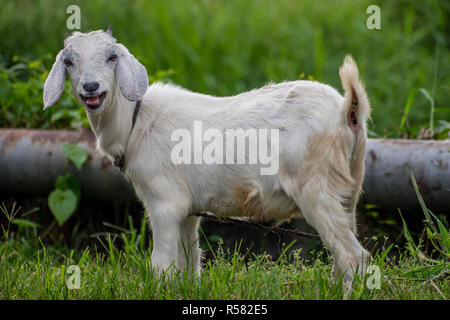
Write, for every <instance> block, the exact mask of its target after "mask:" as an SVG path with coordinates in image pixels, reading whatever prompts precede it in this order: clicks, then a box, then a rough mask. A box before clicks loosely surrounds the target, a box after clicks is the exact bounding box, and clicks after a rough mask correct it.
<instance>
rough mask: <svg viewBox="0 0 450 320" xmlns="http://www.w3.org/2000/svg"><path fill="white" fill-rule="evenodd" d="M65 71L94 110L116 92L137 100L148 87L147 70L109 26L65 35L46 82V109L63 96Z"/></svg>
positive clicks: (88, 107) (106, 103)
mask: <svg viewBox="0 0 450 320" xmlns="http://www.w3.org/2000/svg"><path fill="white" fill-rule="evenodd" d="M66 73H68V74H69V77H70V81H71V84H72V89H73V93H74V95H75V97H76V99H77V100H78V101H79V102H80V104H82V105H83V106H84V107H85V109H86V110H87V111H88V112H89V113H92V114H99V113H101V112H102V111H104V110H105V109H107V108H108V106H109V105H110V104H111V101H112V100H113V99H114V98H113V97H114V95H115V94H120V93H121V94H122V95H123V96H124V97H125V98H126V99H128V100H130V101H136V100H140V99H142V97H143V96H144V94H145V92H146V90H147V88H148V77H147V70H146V69H145V67H144V66H143V65H142V64H140V63H139V62H138V61H137V60H136V59H135V58H134V57H133V55H131V54H130V53H129V52H128V50H127V49H126V48H125V47H124V46H123V45H122V44H119V43H117V42H116V39H114V38H113V37H112V35H111V31H110V30H108V31H102V30H99V31H93V32H90V33H87V34H83V33H80V32H75V33H74V34H73V35H71V36H69V37H67V38H66V39H65V41H64V49H63V50H61V51H60V52H59V53H58V55H57V57H56V60H55V63H54V64H53V67H52V69H51V71H50V73H49V75H48V77H47V80H46V81H45V84H44V109H47V108H48V107H50V106H52V105H54V104H55V103H56V102H57V101H58V100H59V98H60V97H61V95H62V92H63V89H64V82H65V78H66ZM117 88H120V91H119V90H117Z"/></svg>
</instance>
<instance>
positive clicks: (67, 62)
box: [64, 59, 72, 67]
mask: <svg viewBox="0 0 450 320" xmlns="http://www.w3.org/2000/svg"><path fill="white" fill-rule="evenodd" d="M64 64H65V65H66V67H71V66H72V61H70V60H67V59H65V60H64Z"/></svg>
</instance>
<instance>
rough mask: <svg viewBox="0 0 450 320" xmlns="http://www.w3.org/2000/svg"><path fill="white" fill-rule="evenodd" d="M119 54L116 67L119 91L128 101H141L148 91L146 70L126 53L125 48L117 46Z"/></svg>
mask: <svg viewBox="0 0 450 320" xmlns="http://www.w3.org/2000/svg"><path fill="white" fill-rule="evenodd" d="M118 46H119V49H120V51H119V54H118V59H117V65H116V76H117V81H118V82H119V87H120V91H121V92H122V94H123V96H124V97H125V98H127V99H128V100H130V101H137V100H141V99H142V97H143V96H144V94H145V92H146V91H147V89H148V76H147V69H145V67H144V66H143V65H142V64H141V63H140V62H139V61H137V60H136V59H135V58H134V56H133V55H132V54H131V53H129V52H128V50H127V48H125V47H124V46H123V45H121V44H118Z"/></svg>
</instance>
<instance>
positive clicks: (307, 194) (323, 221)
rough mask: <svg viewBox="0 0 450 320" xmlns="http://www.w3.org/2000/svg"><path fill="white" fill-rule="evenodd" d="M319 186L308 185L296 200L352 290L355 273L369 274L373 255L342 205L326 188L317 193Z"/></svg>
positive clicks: (338, 271)
mask: <svg viewBox="0 0 450 320" xmlns="http://www.w3.org/2000/svg"><path fill="white" fill-rule="evenodd" d="M315 183H316V182H314V183H307V184H305V185H304V186H303V188H302V189H301V190H300V192H298V194H297V195H295V196H294V200H295V202H296V203H297V205H298V207H299V208H300V210H301V211H302V214H303V216H304V217H305V220H306V222H308V223H309V224H310V225H311V226H312V227H313V228H315V229H316V230H317V232H318V233H319V235H320V237H321V239H322V241H323V243H324V245H325V247H326V248H327V249H328V250H329V251H330V253H331V255H332V256H333V259H334V265H335V271H336V272H337V274H342V273H343V274H344V285H345V286H346V287H347V288H349V287H350V286H351V283H352V281H353V275H354V272H355V271H358V273H360V274H362V273H364V272H365V269H366V267H367V259H368V258H369V256H370V255H369V253H368V252H367V251H366V250H365V249H364V248H363V247H362V246H361V244H360V243H359V241H358V240H357V239H356V237H355V235H354V233H353V232H352V221H351V219H349V215H348V213H347V212H346V211H345V210H344V207H343V206H342V204H341V203H340V201H339V200H338V199H336V198H335V197H334V196H333V195H331V194H330V193H328V192H327V190H326V188H324V189H322V190H317V188H315V187H317V185H314V184H315Z"/></svg>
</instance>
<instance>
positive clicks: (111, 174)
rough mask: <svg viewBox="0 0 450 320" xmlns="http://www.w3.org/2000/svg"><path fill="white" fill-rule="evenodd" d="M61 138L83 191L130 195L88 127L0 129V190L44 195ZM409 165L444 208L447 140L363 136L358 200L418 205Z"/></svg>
mask: <svg viewBox="0 0 450 320" xmlns="http://www.w3.org/2000/svg"><path fill="white" fill-rule="evenodd" d="M63 143H72V144H79V145H80V146H82V147H84V148H85V149H86V150H87V151H88V153H89V158H88V161H87V162H86V163H85V164H84V165H83V168H82V171H78V170H77V169H76V168H74V167H73V166H72V165H71V166H69V171H70V172H72V173H73V174H74V175H75V176H76V177H77V178H78V179H79V181H80V182H81V184H82V187H83V196H87V197H91V198H94V199H101V200H107V201H112V200H120V201H125V200H130V199H131V200H135V196H134V192H133V190H132V187H131V185H130V184H129V182H128V181H127V180H126V179H125V178H124V177H123V176H122V174H121V173H120V172H119V171H118V170H117V169H116V168H115V167H113V166H112V165H111V163H110V161H109V160H107V159H106V158H103V157H100V156H99V154H98V153H97V152H96V150H95V137H94V135H93V134H92V133H91V132H89V131H85V132H76V131H61V130H47V131H42V130H15V129H0V193H2V194H5V193H6V194H17V195H19V194H20V195H31V196H46V195H48V193H49V192H50V191H51V190H52V189H53V183H54V181H55V179H56V177H57V176H58V175H60V174H63V173H64V172H65V166H66V160H65V157H64V153H63V151H62V147H61V145H62V144H63ZM408 165H409V166H411V168H412V169H413V172H414V174H415V176H416V180H417V182H418V184H419V187H420V190H421V193H422V195H423V197H424V200H425V202H426V204H427V205H428V206H429V208H430V209H432V210H434V211H435V212H436V213H447V212H448V211H449V210H448V209H449V208H450V170H449V165H450V140H444V141H429V140H428V141H424V140H387V139H369V142H368V144H367V150H366V176H365V181H364V186H363V189H364V195H363V201H364V202H366V203H373V204H377V205H379V206H381V207H383V208H387V209H392V210H394V211H395V212H397V208H400V209H401V210H402V212H405V213H406V212H409V211H414V212H418V211H420V206H419V202H418V200H417V197H416V194H415V192H414V189H413V188H412V184H411V181H410V177H409V171H408Z"/></svg>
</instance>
